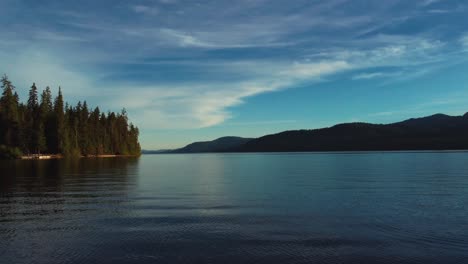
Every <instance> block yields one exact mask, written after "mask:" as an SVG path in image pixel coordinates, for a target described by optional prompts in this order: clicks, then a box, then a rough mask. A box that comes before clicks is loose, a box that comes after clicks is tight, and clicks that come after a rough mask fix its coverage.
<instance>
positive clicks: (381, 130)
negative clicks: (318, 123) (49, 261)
mask: <svg viewBox="0 0 468 264" xmlns="http://www.w3.org/2000/svg"><path fill="white" fill-rule="evenodd" d="M460 149H468V114H465V115H464V116H448V115H444V114H436V115H432V116H428V117H423V118H412V119H408V120H405V121H402V122H397V123H392V124H385V125H384V124H369V123H346V124H338V125H335V126H332V127H330V128H322V129H314V130H294V131H285V132H282V133H278V134H274V135H267V136H263V137H260V138H258V139H255V140H252V141H250V142H248V143H246V144H245V145H243V146H241V147H240V148H238V149H236V151H242V152H256V151H260V152H281V151H367V150H369V151H370V150H460Z"/></svg>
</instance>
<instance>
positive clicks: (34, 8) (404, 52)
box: [0, 0, 468, 149]
mask: <svg viewBox="0 0 468 264" xmlns="http://www.w3.org/2000/svg"><path fill="white" fill-rule="evenodd" d="M467 17H468V3H467V2H466V1H462V0H414V1H408V0H385V1H377V0H372V1H371V0H327V1H318V0H290V1H283V0H277V1H268V0H236V1H232V0H230V1H227V0H209V1H195V0H191V1H182V0H125V1H123V0H100V1H96V0H92V1H91V0H80V1H65V0H61V1H58V0H57V1H52V0H42V1H33V0H0V35H1V37H0V73H2V74H3V73H5V74H7V75H8V76H9V78H10V79H11V81H12V82H13V84H14V85H15V86H16V87H17V91H18V93H19V95H20V98H21V99H22V100H26V99H27V92H28V90H29V88H30V87H31V85H32V83H33V82H35V83H36V85H37V86H38V87H40V88H42V89H43V88H45V87H46V86H50V87H51V88H52V91H53V92H54V93H56V92H57V90H58V87H59V86H61V87H62V90H63V93H64V96H65V99H66V101H68V102H70V103H76V102H78V101H80V100H81V101H83V100H86V101H87V102H88V105H90V106H99V107H100V109H108V110H111V111H119V110H120V109H122V108H126V110H127V111H128V114H129V118H130V120H131V121H132V122H133V123H134V124H135V125H137V126H138V127H139V128H140V141H141V144H142V147H143V148H144V149H167V148H176V147H181V146H184V145H186V144H188V143H191V142H193V141H203V140H212V139H215V138H218V137H222V136H243V137H259V136H262V135H265V134H271V133H276V132H280V131H284V130H292V129H313V128H321V127H327V126H331V125H334V124H336V123H343V122H373V123H391V122H395V121H400V120H403V119H407V118H411V117H420V116H425V115H431V114H435V113H446V114H451V115H460V114H464V113H465V112H468V19H467Z"/></svg>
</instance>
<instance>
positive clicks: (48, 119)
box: [0, 75, 140, 156]
mask: <svg viewBox="0 0 468 264" xmlns="http://www.w3.org/2000/svg"><path fill="white" fill-rule="evenodd" d="M1 88H2V95H1V98H0V152H6V151H10V152H13V153H14V154H15V155H16V156H17V155H21V154H22V153H24V154H37V153H47V154H63V155H66V156H81V155H84V156H87V155H102V154H120V155H139V154H140V144H139V142H138V135H139V131H138V128H137V127H135V126H134V125H133V124H131V123H130V124H129V122H128V117H127V113H126V111H125V109H123V110H122V111H121V112H120V113H114V112H107V113H103V112H101V110H100V109H99V107H96V108H94V109H89V108H88V105H87V103H86V101H84V102H83V103H81V102H78V103H77V105H76V106H71V105H69V104H68V103H64V100H63V95H62V90H61V88H60V87H59V92H58V95H57V96H56V97H55V98H54V99H53V98H52V93H51V91H50V88H49V87H47V88H45V90H43V91H42V93H41V94H40V96H39V91H38V89H37V87H36V85H35V84H33V85H32V86H31V88H30V90H29V98H28V100H27V102H25V103H23V102H20V100H19V97H18V94H17V93H16V91H15V86H14V85H13V84H12V83H11V81H10V80H9V79H8V77H7V76H6V75H4V76H3V77H2V79H1Z"/></svg>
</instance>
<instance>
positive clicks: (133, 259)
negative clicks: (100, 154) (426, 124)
mask: <svg viewBox="0 0 468 264" xmlns="http://www.w3.org/2000/svg"><path fill="white" fill-rule="evenodd" d="M0 173H1V176H0V184H1V185H0V263H47V264H49V263H224V264H226V263H269V264H270V263H356V264H357V263H359V264H364V263H444V264H446V263H457V264H458V263H468V153H463V152H459V153H444V152H433V153H431V152H425V153H409V152H408V153H316V154H312V153H308V154H306V153H301V154H291V153H285V154H199V155H198V154H197V155H146V156H142V157H141V158H140V159H81V160H79V161H66V160H50V161H1V162H0Z"/></svg>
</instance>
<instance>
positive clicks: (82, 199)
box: [0, 158, 138, 255]
mask: <svg viewBox="0 0 468 264" xmlns="http://www.w3.org/2000/svg"><path fill="white" fill-rule="evenodd" d="M0 170H1V172H2V173H1V175H0V223H1V225H0V237H4V238H5V239H3V240H2V241H3V242H0V255H2V251H3V250H4V249H6V248H8V246H5V245H3V243H8V241H10V242H11V243H14V241H17V240H18V239H20V238H21V237H22V236H23V235H24V237H23V238H25V239H27V237H28V236H31V234H35V233H36V232H40V231H41V230H42V231H46V230H48V231H47V234H48V235H51V234H50V232H51V231H53V230H56V231H57V230H62V231H67V232H68V231H69V230H68V229H75V230H79V229H80V228H85V227H86V226H84V223H86V222H84V221H83V219H92V218H94V219H96V218H98V217H99V216H100V215H104V214H107V215H108V214H109V212H110V213H111V214H117V215H120V214H126V213H125V211H126V210H127V208H125V206H122V205H124V204H125V203H127V202H128V196H129V195H130V194H131V193H132V191H133V190H134V187H135V186H136V179H137V174H138V159H128V158H108V159H80V160H24V161H1V162H0ZM52 233H53V232H52ZM31 241H34V240H33V239H32V240H31Z"/></svg>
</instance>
